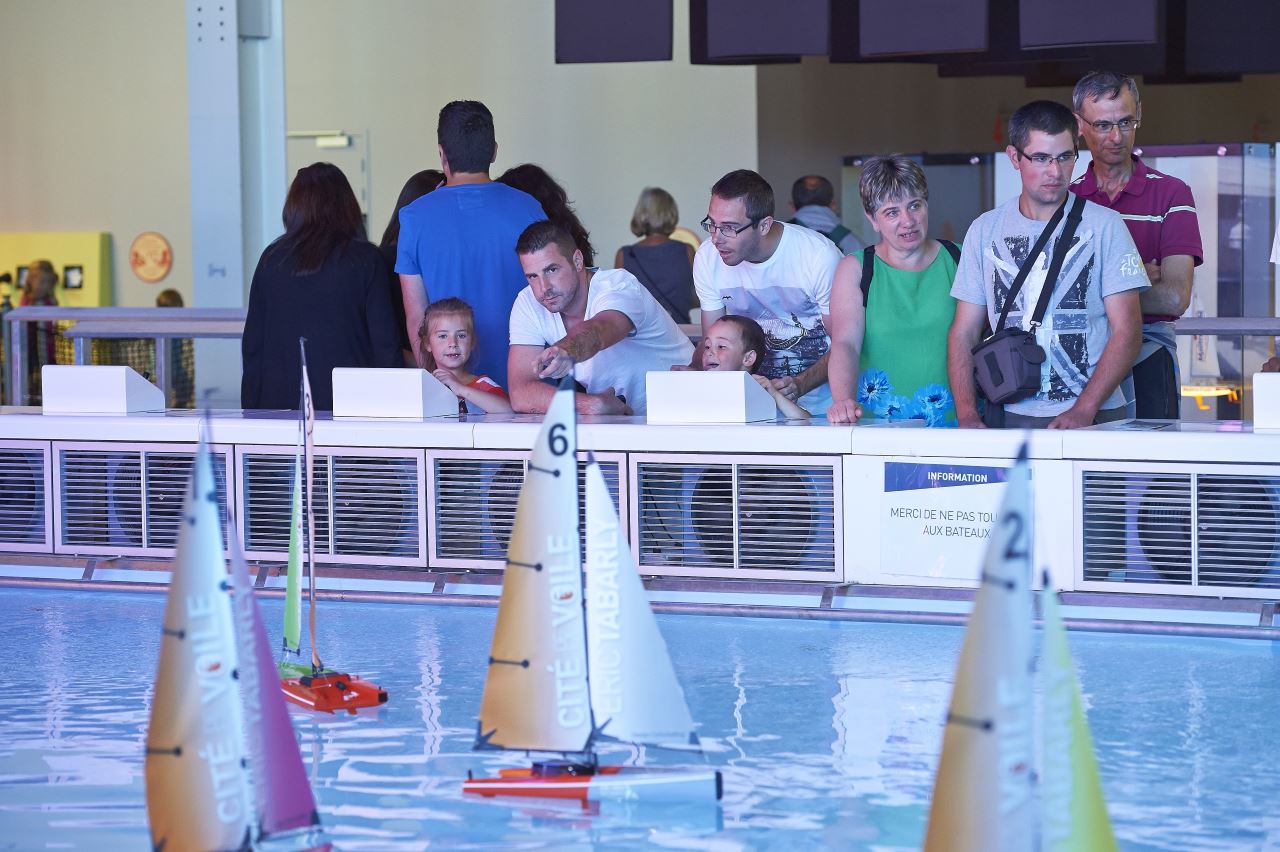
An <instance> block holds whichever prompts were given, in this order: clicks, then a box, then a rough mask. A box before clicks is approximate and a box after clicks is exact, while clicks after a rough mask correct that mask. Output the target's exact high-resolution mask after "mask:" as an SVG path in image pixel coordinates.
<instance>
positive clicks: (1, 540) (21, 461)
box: [0, 449, 48, 546]
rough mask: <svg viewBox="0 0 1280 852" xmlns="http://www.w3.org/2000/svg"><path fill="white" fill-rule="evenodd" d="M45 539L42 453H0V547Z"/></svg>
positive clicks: (38, 541)
mask: <svg viewBox="0 0 1280 852" xmlns="http://www.w3.org/2000/svg"><path fill="white" fill-rule="evenodd" d="M47 539H48V531H47V530H46V529H45V488H44V452H43V451H42V450H19V449H3V450H0V546H3V545H5V544H36V545H40V544H45V543H46V541H47Z"/></svg>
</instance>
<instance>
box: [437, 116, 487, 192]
mask: <svg viewBox="0 0 1280 852" xmlns="http://www.w3.org/2000/svg"><path fill="white" fill-rule="evenodd" d="M436 141H438V142H439V143H440V147H441V148H444V156H445V159H447V160H448V161H449V169H450V170H451V171H455V172H472V173H479V172H484V173H485V174H488V172H489V166H490V165H491V164H492V163H493V158H494V156H495V155H496V154H497V153H498V141H497V139H495V138H494V135H493V113H491V112H489V108H488V107H487V106H485V105H484V104H482V103H480V102H479V101H453V102H452V103H449V104H446V105H445V107H444V109H442V110H440V121H439V122H438V123H437V124H436Z"/></svg>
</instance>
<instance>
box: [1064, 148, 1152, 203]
mask: <svg viewBox="0 0 1280 852" xmlns="http://www.w3.org/2000/svg"><path fill="white" fill-rule="evenodd" d="M1129 156H1130V157H1131V158H1132V159H1133V174H1131V175H1129V182H1128V183H1126V184H1125V185H1124V189H1122V190H1120V195H1124V194H1126V193H1127V194H1129V195H1142V193H1144V192H1146V189H1147V181H1148V180H1153V179H1155V178H1157V177H1160V175H1157V174H1156V173H1155V172H1153V171H1151V170H1150V169H1148V168H1147V164H1146V163H1144V162H1142V158H1141V157H1139V156H1137V155H1135V154H1130V155H1129ZM1071 185H1072V186H1074V187H1076V192H1077V194H1079V195H1083V196H1084V197H1085V198H1088V199H1093V196H1095V195H1099V194H1100V191H1099V189H1098V177H1097V175H1095V174H1094V172H1093V163H1092V162H1090V163H1089V166H1088V168H1086V169H1085V172H1084V174H1083V175H1081V176H1080V177H1078V178H1077V179H1076V180H1074V181H1072V182H1071ZM1120 195H1117V196H1116V198H1117V199H1118V198H1119V197H1120ZM1105 206H1107V207H1110V206H1111V204H1109V203H1108V204H1106V205H1105Z"/></svg>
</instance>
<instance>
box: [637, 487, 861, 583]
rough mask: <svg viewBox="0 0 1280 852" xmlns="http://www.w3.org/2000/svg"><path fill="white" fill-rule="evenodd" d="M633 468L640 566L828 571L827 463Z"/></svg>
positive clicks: (832, 544) (832, 516) (830, 509)
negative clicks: (635, 483)
mask: <svg viewBox="0 0 1280 852" xmlns="http://www.w3.org/2000/svg"><path fill="white" fill-rule="evenodd" d="M636 473H637V493H638V495H639V506H638V510H637V514H638V518H639V530H640V542H639V551H640V564H641V565H642V566H654V567H660V566H661V567H685V568H698V569H705V568H712V569H742V570H750V571H757V572H758V571H818V572H834V571H835V570H836V532H835V530H836V494H835V477H834V473H833V469H832V468H831V467H830V466H829V465H761V464H731V463H725V464H682V463H667V462H641V463H639V464H638V465H637V466H636Z"/></svg>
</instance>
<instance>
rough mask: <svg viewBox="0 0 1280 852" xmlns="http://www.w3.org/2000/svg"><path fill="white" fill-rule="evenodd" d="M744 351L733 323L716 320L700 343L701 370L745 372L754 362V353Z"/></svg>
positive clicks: (740, 338) (739, 333)
mask: <svg viewBox="0 0 1280 852" xmlns="http://www.w3.org/2000/svg"><path fill="white" fill-rule="evenodd" d="M744 350H745V347H744V346H743V344H742V331H741V330H740V329H739V328H738V327H737V326H736V325H734V324H733V323H730V322H725V321H724V320H716V321H715V322H714V323H712V325H711V328H709V329H707V339H706V340H704V341H703V343H702V369H704V370H724V371H734V370H746V369H747V368H749V367H750V366H751V365H752V364H754V363H755V362H756V353H755V352H747V351H744Z"/></svg>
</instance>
